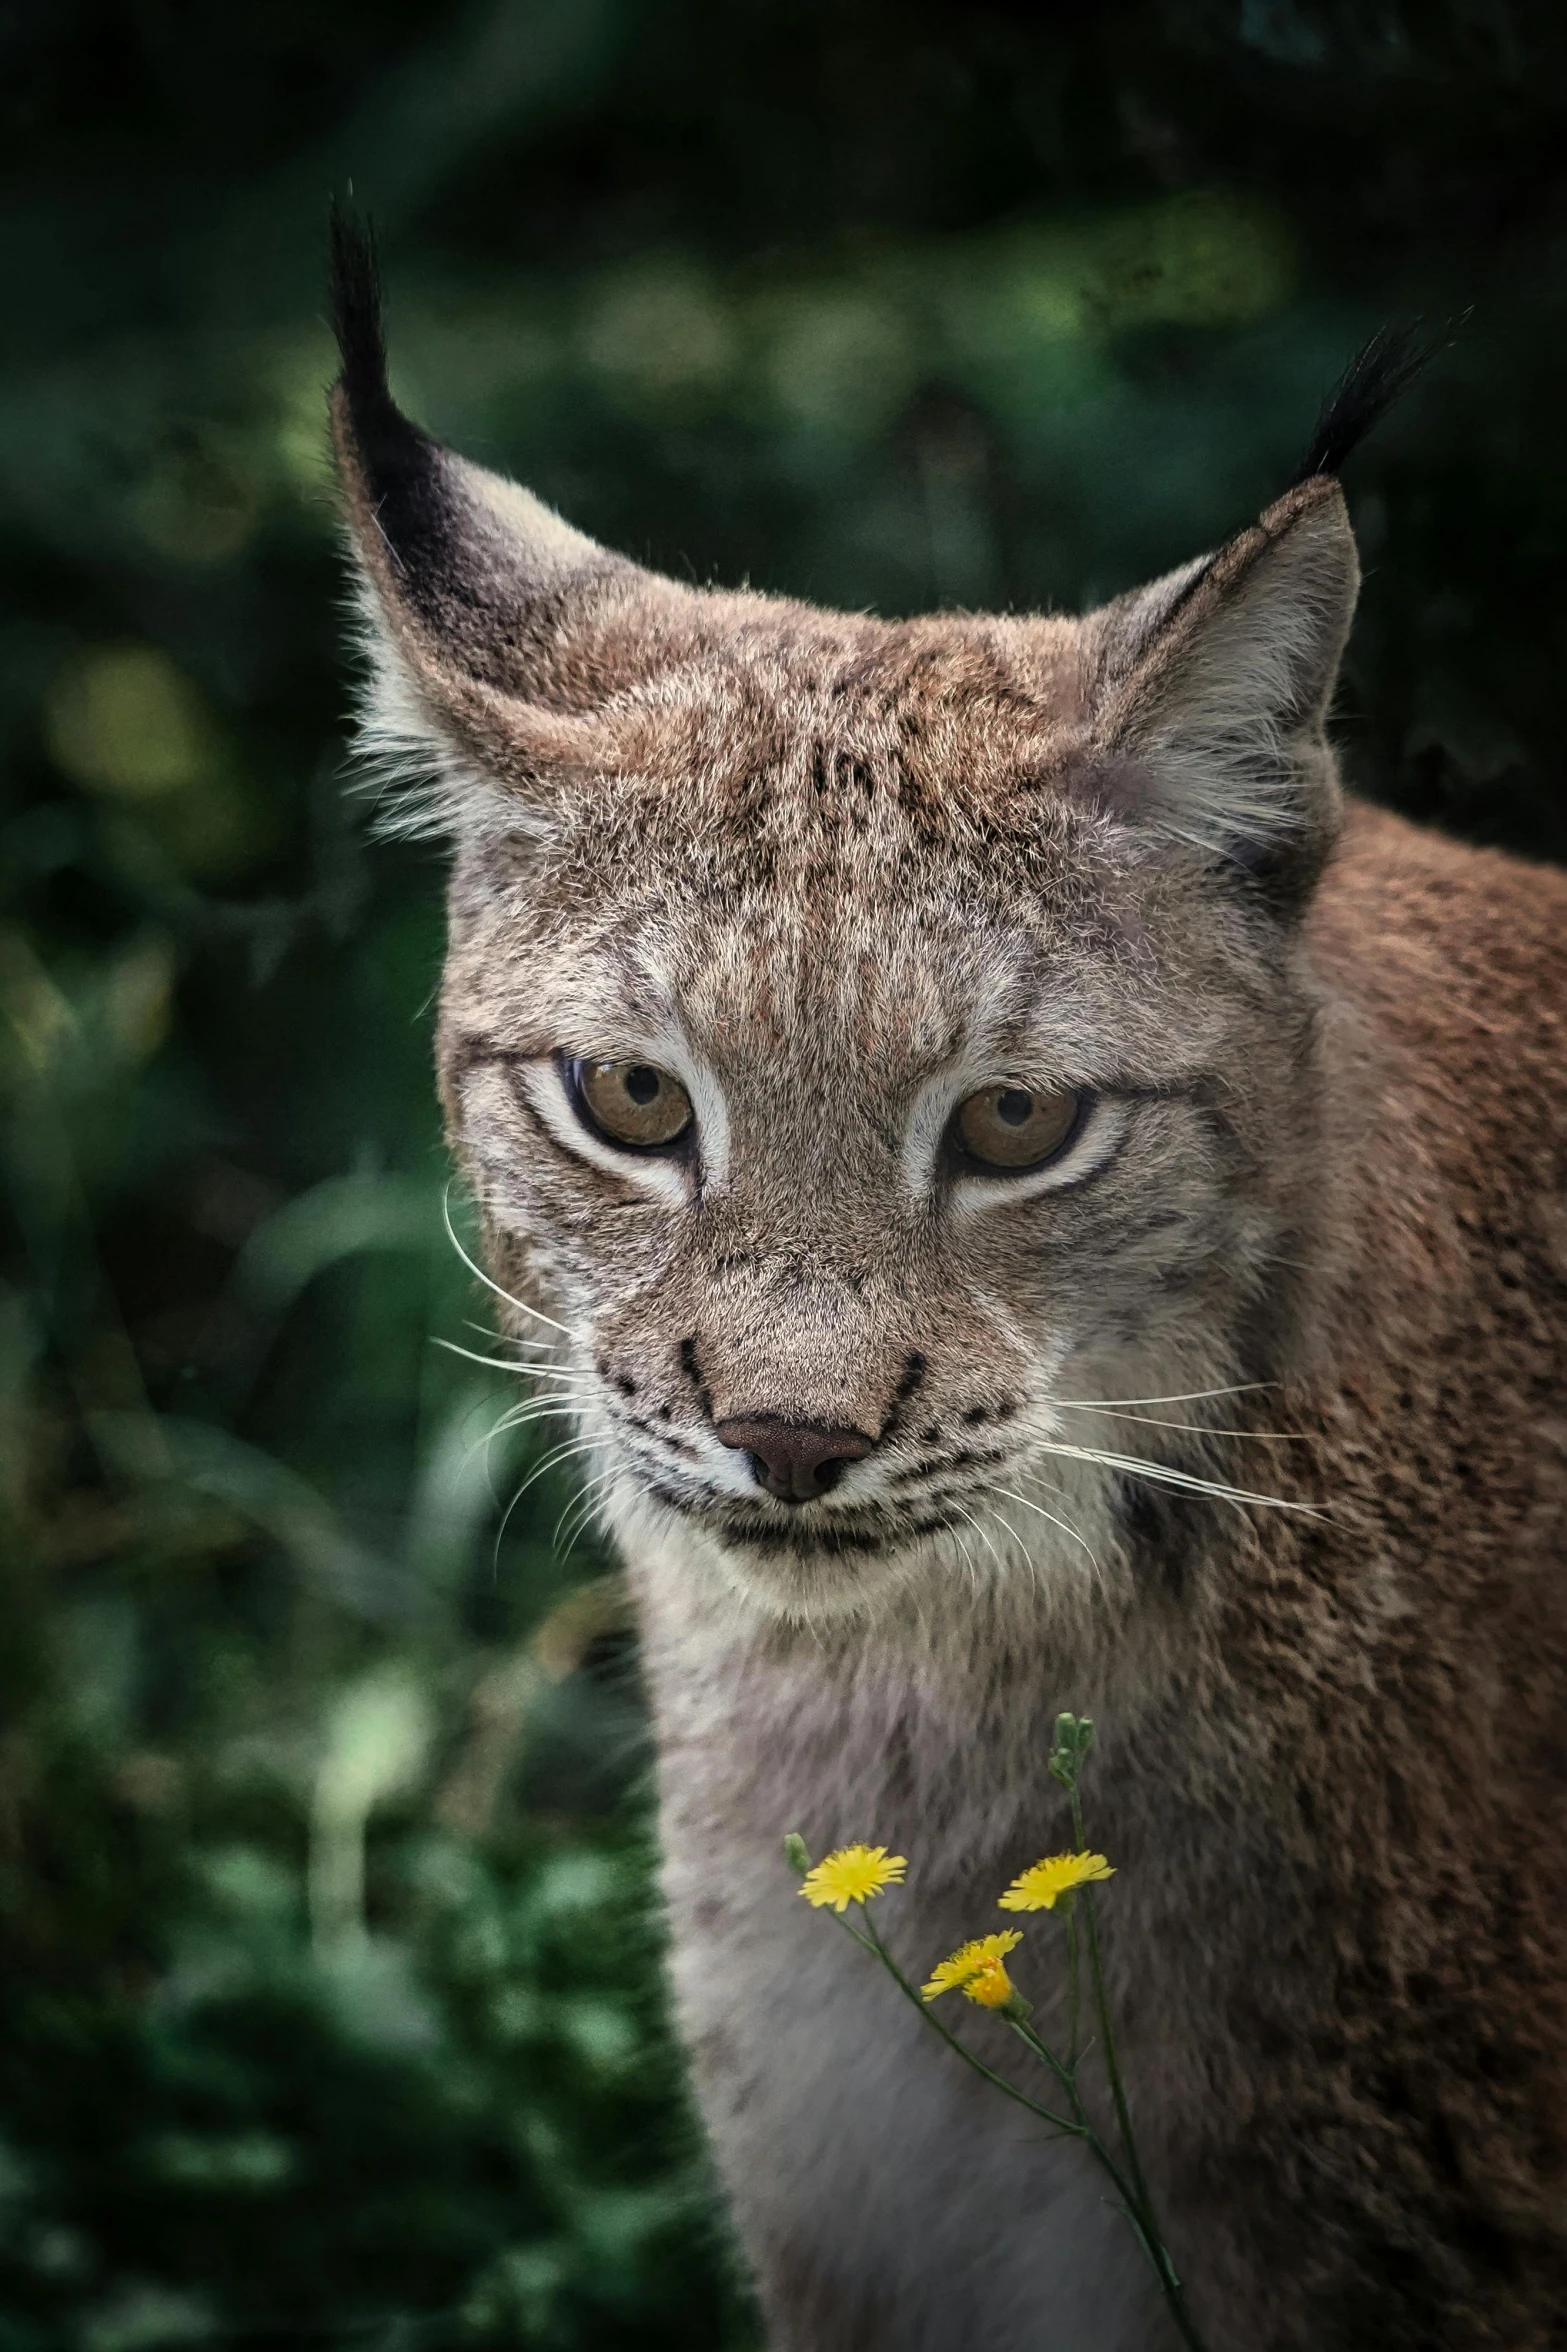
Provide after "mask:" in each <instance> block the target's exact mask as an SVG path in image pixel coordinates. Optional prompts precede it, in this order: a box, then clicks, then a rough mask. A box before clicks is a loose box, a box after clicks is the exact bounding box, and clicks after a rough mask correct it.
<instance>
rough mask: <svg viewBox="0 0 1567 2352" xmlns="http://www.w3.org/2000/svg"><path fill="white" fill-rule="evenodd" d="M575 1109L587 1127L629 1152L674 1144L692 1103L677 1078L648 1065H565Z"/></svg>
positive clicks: (688, 1120)
mask: <svg viewBox="0 0 1567 2352" xmlns="http://www.w3.org/2000/svg"><path fill="white" fill-rule="evenodd" d="M567 1069H568V1074H569V1078H570V1083H571V1090H572V1093H573V1094H574V1095H575V1097H576V1100H577V1108H578V1110H579V1111H581V1113H582V1114H583V1116H584V1118H585V1119H586V1120H587V1123H588V1125H589V1126H590V1127H596V1128H597V1129H598V1132H599V1133H600V1135H603V1136H607V1137H608V1139H609V1141H610V1142H611V1143H623V1144H627V1145H629V1146H630V1148H631V1149H632V1150H633V1151H657V1150H658V1149H659V1148H660V1147H661V1146H662V1145H664V1144H667V1143H675V1142H677V1141H678V1140H679V1138H680V1137H681V1136H682V1135H684V1133H685V1131H686V1129H687V1128H688V1127H689V1126H690V1124H691V1097H690V1096H689V1095H688V1094H687V1092H686V1090H685V1088H684V1087H683V1086H682V1085H681V1083H680V1081H679V1079H678V1078H671V1077H670V1075H669V1072H668V1071H667V1070H655V1069H654V1067H653V1065H652V1063H651V1062H589V1061H583V1060H574V1061H572V1062H570V1063H569V1064H568V1065H567Z"/></svg>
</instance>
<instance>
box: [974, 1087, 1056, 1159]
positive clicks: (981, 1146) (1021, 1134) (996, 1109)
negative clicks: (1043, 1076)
mask: <svg viewBox="0 0 1567 2352" xmlns="http://www.w3.org/2000/svg"><path fill="white" fill-rule="evenodd" d="M1082 1107H1083V1098H1082V1096H1081V1095H1080V1094H1079V1093H1078V1091H1077V1089H1076V1088H1075V1087H1061V1088H1046V1089H1044V1090H1043V1091H1036V1090H1034V1089H1031V1088H1029V1087H1026V1086H1007V1085H1001V1086H982V1087H981V1088H980V1090H979V1092H978V1094H971V1095H970V1096H969V1098H968V1100H967V1102H966V1103H963V1104H961V1105H960V1106H959V1109H958V1115H957V1119H956V1121H955V1126H956V1130H957V1138H958V1141H959V1143H960V1144H961V1145H962V1147H963V1149H964V1151H965V1152H966V1153H967V1154H968V1156H969V1158H970V1159H971V1160H977V1161H978V1162H979V1163H980V1165H981V1167H985V1168H1039V1167H1042V1166H1043V1165H1044V1163H1045V1162H1046V1160H1053V1159H1054V1158H1055V1156H1056V1154H1057V1152H1059V1151H1060V1150H1061V1149H1062V1147H1063V1146H1064V1145H1065V1144H1067V1143H1069V1142H1070V1141H1071V1139H1072V1136H1073V1134H1074V1133H1075V1132H1076V1128H1077V1123H1078V1119H1079V1117H1080V1116H1081V1113H1082Z"/></svg>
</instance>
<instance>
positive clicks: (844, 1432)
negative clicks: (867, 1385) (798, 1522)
mask: <svg viewBox="0 0 1567 2352" xmlns="http://www.w3.org/2000/svg"><path fill="white" fill-rule="evenodd" d="M718 1434H719V1437H720V1438H721V1439H722V1440H723V1442H724V1444H725V1445H726V1446H734V1447H736V1448H737V1449H738V1450H739V1451H740V1452H742V1453H747V1454H749V1455H750V1457H751V1468H752V1470H753V1472H754V1473H755V1476H756V1482H757V1484H758V1485H759V1486H765V1487H766V1489H767V1491H768V1493H769V1494H770V1495H776V1496H777V1497H778V1500H779V1501H780V1502H781V1503H810V1502H814V1501H815V1499H816V1497H817V1496H818V1495H824V1494H825V1493H826V1492H827V1489H828V1488H829V1487H830V1486H836V1485H837V1483H838V1480H839V1478H840V1477H841V1476H842V1474H843V1465H844V1464H845V1462H863V1461H864V1459H865V1457H866V1455H867V1454H868V1453H869V1452H870V1450H871V1441H870V1439H869V1438H868V1437H862V1436H861V1435H860V1433H859V1431H858V1430H857V1429H819V1428H817V1427H815V1426H814V1425H813V1424H812V1423H811V1422H809V1421H785V1420H783V1419H781V1418H780V1416H779V1415H778V1414H776V1413H758V1414H757V1415H756V1416H755V1417H754V1419H752V1420H749V1421H720V1422H719V1424H718Z"/></svg>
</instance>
